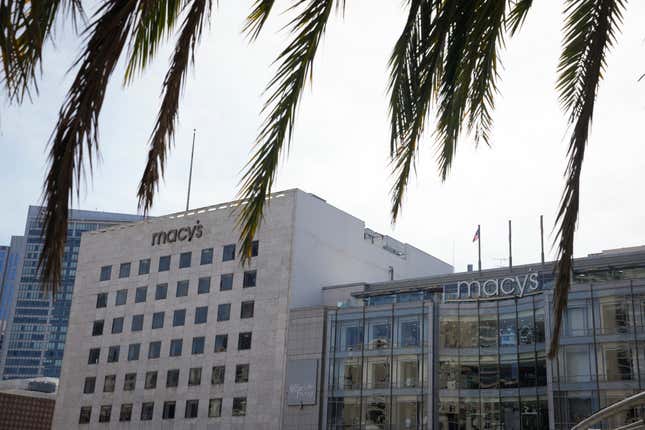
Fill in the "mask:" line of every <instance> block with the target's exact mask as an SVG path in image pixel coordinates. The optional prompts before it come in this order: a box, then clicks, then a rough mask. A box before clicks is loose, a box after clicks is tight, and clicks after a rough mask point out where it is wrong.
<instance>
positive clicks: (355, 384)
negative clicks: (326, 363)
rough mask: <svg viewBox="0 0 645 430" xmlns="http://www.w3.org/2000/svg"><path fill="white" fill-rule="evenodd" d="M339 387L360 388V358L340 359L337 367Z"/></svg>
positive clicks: (347, 388)
mask: <svg viewBox="0 0 645 430" xmlns="http://www.w3.org/2000/svg"><path fill="white" fill-rule="evenodd" d="M336 372H337V373H336V374H337V375H338V387H339V388H340V389H342V390H358V389H360V387H361V362H360V358H347V359H345V360H343V361H339V362H338V363H337V367H336Z"/></svg>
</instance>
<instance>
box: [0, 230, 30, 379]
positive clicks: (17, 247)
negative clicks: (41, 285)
mask: <svg viewBox="0 0 645 430" xmlns="http://www.w3.org/2000/svg"><path fill="white" fill-rule="evenodd" d="M23 246H24V237H23V236H12V237H11V244H10V245H9V246H7V247H2V248H4V252H3V250H2V249H0V260H1V261H2V268H1V269H0V351H2V345H3V344H4V339H5V335H6V330H7V326H8V325H9V315H10V313H11V304H12V303H13V293H14V291H15V289H16V280H17V279H18V266H19V265H20V261H21V256H22V249H23ZM3 254H4V255H3ZM0 357H1V354H0ZM0 362H1V360H0ZM0 374H1V372H0Z"/></svg>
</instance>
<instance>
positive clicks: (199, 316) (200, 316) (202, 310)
mask: <svg viewBox="0 0 645 430" xmlns="http://www.w3.org/2000/svg"><path fill="white" fill-rule="evenodd" d="M207 319H208V306H199V307H197V308H195V324H204V323H206V320H207Z"/></svg>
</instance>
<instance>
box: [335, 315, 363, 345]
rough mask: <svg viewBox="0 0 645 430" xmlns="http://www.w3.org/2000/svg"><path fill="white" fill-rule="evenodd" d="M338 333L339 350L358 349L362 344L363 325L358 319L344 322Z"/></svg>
mask: <svg viewBox="0 0 645 430" xmlns="http://www.w3.org/2000/svg"><path fill="white" fill-rule="evenodd" d="M340 333H341V334H340V350H341V351H360V349H361V346H362V345H363V326H362V325H360V322H359V321H350V322H349V323H344V324H343V326H342V328H341V332H340Z"/></svg>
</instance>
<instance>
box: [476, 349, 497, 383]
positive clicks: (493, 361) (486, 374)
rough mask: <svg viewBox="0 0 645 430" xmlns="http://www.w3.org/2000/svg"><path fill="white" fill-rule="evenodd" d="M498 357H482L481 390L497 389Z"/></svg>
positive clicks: (480, 365)
mask: <svg viewBox="0 0 645 430" xmlns="http://www.w3.org/2000/svg"><path fill="white" fill-rule="evenodd" d="M498 376H499V375H498V372H497V356H496V355H482V356H481V357H480V358H479V378H480V388H497V381H498Z"/></svg>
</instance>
